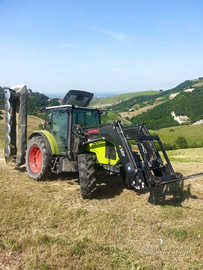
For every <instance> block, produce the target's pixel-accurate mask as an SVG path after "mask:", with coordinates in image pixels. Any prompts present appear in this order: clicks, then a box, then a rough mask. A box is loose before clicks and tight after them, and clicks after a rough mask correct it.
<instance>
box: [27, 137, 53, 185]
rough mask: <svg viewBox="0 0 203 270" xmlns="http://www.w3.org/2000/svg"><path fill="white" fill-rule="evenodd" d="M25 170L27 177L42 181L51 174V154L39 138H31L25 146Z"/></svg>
mask: <svg viewBox="0 0 203 270" xmlns="http://www.w3.org/2000/svg"><path fill="white" fill-rule="evenodd" d="M26 168H27V172H28V175H29V176H30V177H31V178H33V179H35V180H42V179H43V178H46V177H48V176H49V175H50V174H51V153H50V152H49V151H48V149H47V146H46V144H45V142H44V140H43V138H42V137H41V136H35V137H32V138H31V139H30V140H29V142H28V145H27V151H26Z"/></svg>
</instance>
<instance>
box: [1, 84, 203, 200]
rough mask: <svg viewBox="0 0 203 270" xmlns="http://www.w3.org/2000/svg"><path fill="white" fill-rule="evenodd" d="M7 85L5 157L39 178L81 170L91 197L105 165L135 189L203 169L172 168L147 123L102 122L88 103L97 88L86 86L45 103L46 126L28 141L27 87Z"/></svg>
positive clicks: (86, 195)
mask: <svg viewBox="0 0 203 270" xmlns="http://www.w3.org/2000/svg"><path fill="white" fill-rule="evenodd" d="M4 91H5V102H6V103H5V104H6V105H5V109H6V117H5V119H6V139H5V143H6V146H5V160H6V162H7V163H12V164H14V166H15V167H19V166H22V165H24V164H25V165H26V169H27V173H28V175H29V176H30V177H31V178H33V179H35V180H42V179H48V178H49V177H50V175H51V174H52V173H61V172H63V173H69V172H78V173H79V184H80V190H81V195H82V197H83V198H92V197H93V196H94V195H95V191H96V183H97V179H96V172H97V170H101V169H103V170H106V171H107V172H109V173H110V174H113V175H122V177H123V179H124V181H125V183H126V185H127V187H129V188H134V189H136V190H143V189H149V188H154V187H157V186H160V185H165V184H169V183H172V182H175V181H180V180H183V179H187V178H190V177H197V176H200V175H202V174H197V175H193V176H187V177H183V176H182V174H181V173H176V172H174V170H173V167H172V165H171V163H170V160H169V158H168V156H167V154H166V152H165V150H164V147H163V144H162V142H161V140H160V138H159V137H158V136H151V135H150V133H149V131H148V129H147V127H146V125H145V124H143V123H141V124H137V125H133V126H122V125H121V123H120V121H113V122H111V123H107V124H101V120H100V116H101V111H100V110H98V109H92V108H89V107H87V105H88V104H89V102H90V100H91V99H92V97H93V94H92V93H90V92H86V91H82V90H70V91H69V92H68V93H67V94H66V95H65V97H64V98H63V100H62V103H61V105H60V106H52V107H47V108H46V113H45V122H44V127H43V129H42V130H39V131H34V132H33V133H32V134H31V135H30V136H29V138H28V141H27V97H28V90H27V87H26V86H25V85H20V86H16V87H5V88H4ZM155 142H157V143H155ZM157 144H158V145H159V148H160V149H161V152H162V156H163V158H162V157H161V155H160V154H159V151H158V150H157V147H156V145H157ZM135 146H136V150H135V149H134V148H135Z"/></svg>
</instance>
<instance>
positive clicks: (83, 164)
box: [78, 154, 96, 199]
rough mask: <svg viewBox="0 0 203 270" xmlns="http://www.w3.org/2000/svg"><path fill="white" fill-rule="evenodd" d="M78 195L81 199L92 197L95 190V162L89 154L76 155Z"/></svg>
mask: <svg viewBox="0 0 203 270" xmlns="http://www.w3.org/2000/svg"><path fill="white" fill-rule="evenodd" d="M78 171H79V183H80V193H81V196H82V198H83V199H91V198H93V197H94V194H95V190H96V172H95V161H94V158H93V155H91V154H80V155H78Z"/></svg>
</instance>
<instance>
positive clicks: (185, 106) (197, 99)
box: [131, 86, 203, 130]
mask: <svg viewBox="0 0 203 270" xmlns="http://www.w3.org/2000/svg"><path fill="white" fill-rule="evenodd" d="M202 108H203V86H202V87H196V88H195V90H194V91H192V92H185V90H182V91H179V94H178V95H177V96H175V97H174V98H173V99H171V100H170V99H169V100H167V101H165V102H164V103H162V104H160V105H158V106H157V107H155V108H153V109H152V110H150V111H147V112H144V113H142V114H140V115H137V116H135V117H133V118H132V119H131V121H132V123H133V124H135V123H140V122H145V123H146V124H147V126H148V128H149V129H154V130H155V129H159V128H165V127H171V126H178V125H180V124H179V122H178V121H176V120H174V118H173V117H172V115H171V113H172V112H174V113H175V115H176V116H187V117H188V118H189V121H188V123H194V122H196V121H198V120H201V119H203V109H202Z"/></svg>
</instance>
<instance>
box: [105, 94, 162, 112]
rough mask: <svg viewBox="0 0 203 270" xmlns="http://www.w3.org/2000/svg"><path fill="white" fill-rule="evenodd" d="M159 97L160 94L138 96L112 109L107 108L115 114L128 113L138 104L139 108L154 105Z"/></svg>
mask: <svg viewBox="0 0 203 270" xmlns="http://www.w3.org/2000/svg"><path fill="white" fill-rule="evenodd" d="M158 97H159V93H158V94H155V95H145V96H136V97H133V98H130V99H128V100H124V101H123V102H121V103H118V104H116V105H113V106H111V107H107V109H110V110H112V111H114V112H126V111H128V110H129V109H131V108H132V107H133V106H135V105H136V104H137V105H139V108H141V107H145V106H148V105H152V104H154V102H155V101H156V99H157V98H158Z"/></svg>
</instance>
